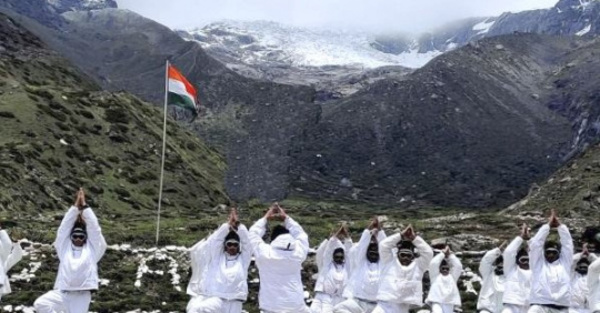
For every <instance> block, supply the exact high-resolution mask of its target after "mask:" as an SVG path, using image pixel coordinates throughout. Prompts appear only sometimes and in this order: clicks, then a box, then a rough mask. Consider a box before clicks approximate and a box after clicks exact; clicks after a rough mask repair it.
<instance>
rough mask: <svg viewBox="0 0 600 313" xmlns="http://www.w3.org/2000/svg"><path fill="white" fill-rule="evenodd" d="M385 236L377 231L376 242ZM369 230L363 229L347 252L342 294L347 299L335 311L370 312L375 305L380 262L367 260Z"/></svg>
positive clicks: (382, 232) (337, 312) (340, 312)
mask: <svg viewBox="0 0 600 313" xmlns="http://www.w3.org/2000/svg"><path fill="white" fill-rule="evenodd" d="M385 238H386V235H385V232H384V231H383V230H381V231H378V232H377V242H381V241H382V240H384V239H385ZM370 242H371V231H369V230H368V229H365V230H364V231H363V233H362V235H361V236H360V240H359V241H358V243H356V244H355V245H354V246H353V247H352V249H350V253H349V261H350V278H348V284H347V285H346V288H345V289H344V293H343V296H344V297H345V298H346V299H347V300H345V301H344V302H342V303H339V304H338V305H336V306H335V307H334V308H333V312H336V313H371V312H372V311H373V309H375V306H376V305H377V290H378V289H379V279H380V264H379V262H377V263H371V262H369V260H367V250H368V248H369V244H370Z"/></svg>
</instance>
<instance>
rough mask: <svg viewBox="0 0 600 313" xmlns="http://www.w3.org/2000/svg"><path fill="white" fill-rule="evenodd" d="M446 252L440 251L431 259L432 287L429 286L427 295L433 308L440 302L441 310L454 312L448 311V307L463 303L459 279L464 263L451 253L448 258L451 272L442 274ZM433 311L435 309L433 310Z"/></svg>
mask: <svg viewBox="0 0 600 313" xmlns="http://www.w3.org/2000/svg"><path fill="white" fill-rule="evenodd" d="M444 258H445V255H444V253H439V254H438V255H436V256H435V257H433V259H432V260H431V263H430V265H429V278H430V280H431V287H430V288H429V294H428V295H427V299H426V300H425V302H426V303H428V304H429V305H431V308H432V310H433V309H434V307H435V305H436V304H439V306H438V307H439V308H438V310H442V311H439V312H444V313H446V312H452V311H448V308H452V310H454V309H453V308H454V307H460V306H461V305H462V303H461V300H460V293H459V291H458V285H457V282H458V279H459V278H460V274H461V273H462V263H460V260H459V259H458V258H457V257H456V255H454V254H451V255H450V256H449V257H447V258H446V262H447V263H448V266H450V273H449V274H448V275H442V274H440V264H442V260H444ZM432 312H433V311H432Z"/></svg>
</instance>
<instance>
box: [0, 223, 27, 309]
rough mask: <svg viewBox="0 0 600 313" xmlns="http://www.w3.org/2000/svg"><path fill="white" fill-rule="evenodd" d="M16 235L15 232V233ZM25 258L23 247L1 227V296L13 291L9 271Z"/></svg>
mask: <svg viewBox="0 0 600 313" xmlns="http://www.w3.org/2000/svg"><path fill="white" fill-rule="evenodd" d="M13 235H14V234H13ZM22 258H23V249H22V248H21V245H20V244H19V243H18V242H14V243H13V241H12V240H11V239H10V237H9V236H8V233H7V232H6V230H4V229H2V228H1V227H0V298H1V297H2V296H4V295H7V294H9V293H11V292H12V290H11V289H10V281H9V279H8V274H7V273H8V271H10V269H11V268H12V267H13V266H14V265H15V264H17V263H18V262H19V261H21V259H22Z"/></svg>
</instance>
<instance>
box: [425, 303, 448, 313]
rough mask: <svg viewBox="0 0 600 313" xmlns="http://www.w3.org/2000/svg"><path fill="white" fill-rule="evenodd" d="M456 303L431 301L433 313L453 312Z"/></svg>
mask: <svg viewBox="0 0 600 313" xmlns="http://www.w3.org/2000/svg"><path fill="white" fill-rule="evenodd" d="M453 312H454V304H446V303H431V313H453Z"/></svg>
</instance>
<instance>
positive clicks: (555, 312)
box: [527, 305, 569, 313]
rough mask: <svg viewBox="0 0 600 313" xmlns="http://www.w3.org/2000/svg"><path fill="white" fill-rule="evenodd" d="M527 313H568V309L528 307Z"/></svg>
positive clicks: (539, 306)
mask: <svg viewBox="0 0 600 313" xmlns="http://www.w3.org/2000/svg"><path fill="white" fill-rule="evenodd" d="M527 312H528V313H568V312H569V309H568V308H566V309H562V310H561V309H556V308H551V307H547V306H542V305H532V306H531V307H529V311H527Z"/></svg>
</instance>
